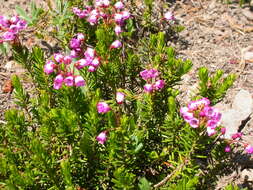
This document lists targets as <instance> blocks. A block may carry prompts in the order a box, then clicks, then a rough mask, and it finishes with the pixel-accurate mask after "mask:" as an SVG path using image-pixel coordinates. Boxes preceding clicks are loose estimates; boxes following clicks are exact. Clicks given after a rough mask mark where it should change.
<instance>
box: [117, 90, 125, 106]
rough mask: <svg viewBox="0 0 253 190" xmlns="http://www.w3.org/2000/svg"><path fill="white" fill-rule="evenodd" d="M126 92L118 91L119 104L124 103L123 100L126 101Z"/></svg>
mask: <svg viewBox="0 0 253 190" xmlns="http://www.w3.org/2000/svg"><path fill="white" fill-rule="evenodd" d="M125 96H126V95H125V94H124V93H123V92H117V93H116V102H117V103H118V104H122V103H123V101H124V99H125Z"/></svg>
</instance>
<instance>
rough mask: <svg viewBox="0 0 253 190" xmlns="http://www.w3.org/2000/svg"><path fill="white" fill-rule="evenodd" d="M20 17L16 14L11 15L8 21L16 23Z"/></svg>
mask: <svg viewBox="0 0 253 190" xmlns="http://www.w3.org/2000/svg"><path fill="white" fill-rule="evenodd" d="M19 20H20V18H19V17H18V16H13V17H11V19H10V21H11V23H12V24H17V23H18V21H19Z"/></svg>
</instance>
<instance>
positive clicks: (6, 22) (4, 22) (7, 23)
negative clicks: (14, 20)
mask: <svg viewBox="0 0 253 190" xmlns="http://www.w3.org/2000/svg"><path fill="white" fill-rule="evenodd" d="M0 25H2V26H3V27H5V28H8V27H9V26H10V25H11V22H10V20H9V19H8V18H7V17H6V16H0Z"/></svg>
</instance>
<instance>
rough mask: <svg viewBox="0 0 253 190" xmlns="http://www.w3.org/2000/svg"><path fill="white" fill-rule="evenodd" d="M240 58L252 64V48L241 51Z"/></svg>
mask: <svg viewBox="0 0 253 190" xmlns="http://www.w3.org/2000/svg"><path fill="white" fill-rule="evenodd" d="M242 58H243V60H245V61H250V62H253V47H252V46H250V47H247V48H244V49H242Z"/></svg>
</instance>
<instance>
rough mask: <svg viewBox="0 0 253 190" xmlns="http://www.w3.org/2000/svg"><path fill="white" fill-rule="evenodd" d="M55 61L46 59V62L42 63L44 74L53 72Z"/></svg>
mask: <svg viewBox="0 0 253 190" xmlns="http://www.w3.org/2000/svg"><path fill="white" fill-rule="evenodd" d="M55 66H56V65H55V63H54V62H53V61H47V63H46V64H45V65H44V72H45V73H46V74H48V75H49V74H51V73H53V72H54V67H55Z"/></svg>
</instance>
